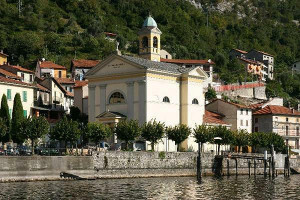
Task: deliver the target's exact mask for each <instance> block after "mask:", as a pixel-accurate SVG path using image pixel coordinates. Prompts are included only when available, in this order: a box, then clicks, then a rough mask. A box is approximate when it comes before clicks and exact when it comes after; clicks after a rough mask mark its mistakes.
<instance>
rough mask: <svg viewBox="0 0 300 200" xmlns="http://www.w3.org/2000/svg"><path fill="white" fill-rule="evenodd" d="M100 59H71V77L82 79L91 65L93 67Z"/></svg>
mask: <svg viewBox="0 0 300 200" xmlns="http://www.w3.org/2000/svg"><path fill="white" fill-rule="evenodd" d="M99 62H100V60H84V59H80V60H72V62H71V72H72V77H73V78H74V79H75V80H80V81H82V80H84V75H85V74H86V73H87V72H88V71H89V70H90V69H92V68H93V67H95V66H96V65H97V64H98V63H99Z"/></svg>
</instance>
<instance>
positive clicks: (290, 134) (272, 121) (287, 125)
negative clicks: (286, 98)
mask: <svg viewBox="0 0 300 200" xmlns="http://www.w3.org/2000/svg"><path fill="white" fill-rule="evenodd" d="M299 128H300V112H299V111H296V110H294V109H289V108H286V107H283V106H278V105H266V106H262V107H260V108H259V109H257V110H256V111H254V112H253V131H255V132H274V133H277V134H278V135H280V136H282V137H283V139H284V140H285V142H286V145H289V146H291V148H292V149H298V150H299V149H300V148H299V139H300V131H299Z"/></svg>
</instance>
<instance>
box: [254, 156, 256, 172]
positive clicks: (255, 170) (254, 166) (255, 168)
mask: <svg viewBox="0 0 300 200" xmlns="http://www.w3.org/2000/svg"><path fill="white" fill-rule="evenodd" d="M254 176H256V159H255V158H254Z"/></svg>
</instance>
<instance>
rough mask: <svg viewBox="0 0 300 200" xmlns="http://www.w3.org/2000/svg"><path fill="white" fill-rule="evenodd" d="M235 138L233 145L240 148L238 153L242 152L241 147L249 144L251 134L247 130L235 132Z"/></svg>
mask: <svg viewBox="0 0 300 200" xmlns="http://www.w3.org/2000/svg"><path fill="white" fill-rule="evenodd" d="M233 138H234V139H233V142H232V144H233V145H235V146H237V147H238V152H240V150H241V147H243V146H246V145H248V144H249V133H248V132H247V131H246V130H243V129H242V130H238V131H234V132H233Z"/></svg>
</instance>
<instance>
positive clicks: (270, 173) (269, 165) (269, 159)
mask: <svg viewBox="0 0 300 200" xmlns="http://www.w3.org/2000/svg"><path fill="white" fill-rule="evenodd" d="M269 177H271V157H270V158H269Z"/></svg>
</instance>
